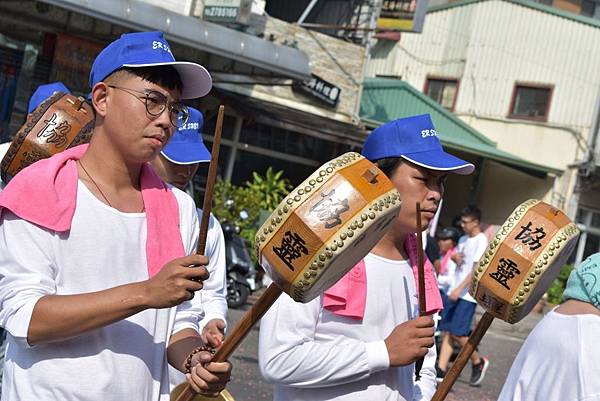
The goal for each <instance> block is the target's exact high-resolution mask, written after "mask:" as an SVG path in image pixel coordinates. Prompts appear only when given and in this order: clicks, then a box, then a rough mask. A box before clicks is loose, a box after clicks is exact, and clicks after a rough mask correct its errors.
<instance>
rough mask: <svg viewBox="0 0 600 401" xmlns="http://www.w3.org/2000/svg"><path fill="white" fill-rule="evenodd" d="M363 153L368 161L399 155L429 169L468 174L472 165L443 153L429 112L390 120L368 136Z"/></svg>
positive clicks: (472, 168) (473, 167) (471, 170)
mask: <svg viewBox="0 0 600 401" xmlns="http://www.w3.org/2000/svg"><path fill="white" fill-rule="evenodd" d="M362 155H363V156H364V157H366V158H367V159H369V160H371V161H376V160H379V159H385V158H388V157H401V158H403V159H405V160H408V161H409V162H411V163H414V164H416V165H418V166H421V167H425V168H428V169H430V170H440V171H448V172H452V173H456V174H462V175H467V174H471V173H472V172H473V170H475V166H474V165H473V164H471V163H469V162H467V161H464V160H462V159H459V158H458V157H456V156H452V155H451V154H449V153H446V152H444V148H442V144H441V143H440V140H439V138H438V134H437V130H436V129H435V127H434V126H433V121H431V116H430V115H429V114H421V115H418V116H412V117H407V118H401V119H398V120H394V121H390V122H388V123H386V124H383V125H381V126H379V127H378V128H376V129H374V130H373V132H371V134H370V135H369V136H368V137H367V139H366V141H365V144H364V146H363V149H362Z"/></svg>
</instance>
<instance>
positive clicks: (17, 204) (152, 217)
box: [0, 145, 185, 277]
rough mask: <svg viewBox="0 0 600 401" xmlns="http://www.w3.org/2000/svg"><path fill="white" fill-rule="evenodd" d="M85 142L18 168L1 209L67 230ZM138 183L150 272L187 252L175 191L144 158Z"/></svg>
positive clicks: (2, 197)
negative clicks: (182, 237) (20, 169)
mask: <svg viewBox="0 0 600 401" xmlns="http://www.w3.org/2000/svg"><path fill="white" fill-rule="evenodd" d="M88 146H89V145H80V146H76V147H74V148H71V149H67V150H65V151H63V152H60V153H58V154H56V155H54V156H52V157H51V158H48V159H43V160H40V161H38V162H36V163H34V164H32V165H31V166H29V167H27V168H25V169H23V170H22V171H21V172H19V174H17V175H16V176H15V177H14V178H13V179H12V180H11V181H10V182H9V183H8V185H7V186H6V187H5V188H4V190H3V191H2V192H0V213H1V212H2V209H3V208H6V209H9V210H10V211H11V212H13V213H14V214H15V215H17V216H19V217H20V218H22V219H23V220H27V221H29V222H31V223H34V224H37V225H39V226H41V227H44V228H47V229H49V230H53V231H58V232H65V231H69V230H70V229H71V222H72V220H73V215H74V214H75V207H76V204H77V185H78V174H77V164H76V161H77V160H79V159H80V158H81V157H82V156H83V154H84V153H85V152H86V150H87V148H88ZM140 184H141V188H142V198H143V200H144V207H145V209H146V220H147V239H146V260H147V263H148V274H149V276H150V277H152V276H154V275H155V274H156V273H158V271H159V270H160V269H161V267H162V266H163V265H164V264H165V263H167V262H168V261H170V260H173V259H175V258H177V257H181V256H185V251H184V248H183V242H182V240H181V233H180V231H179V205H178V203H177V199H175V195H173V193H172V192H171V190H170V189H169V188H167V187H166V185H165V184H164V183H163V182H162V180H161V179H160V178H159V177H158V176H157V175H156V173H155V172H154V170H152V168H151V167H150V165H149V164H148V163H145V164H144V165H143V166H142V172H141V176H140ZM91 229H93V228H91ZM161 239H162V240H161Z"/></svg>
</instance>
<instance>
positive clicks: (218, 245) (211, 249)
mask: <svg viewBox="0 0 600 401" xmlns="http://www.w3.org/2000/svg"><path fill="white" fill-rule="evenodd" d="M188 111H189V117H188V120H187V122H186V123H185V124H183V125H182V126H181V127H179V128H178V129H177V130H176V131H175V133H174V134H173V136H172V137H171V139H170V140H169V142H168V143H167V144H166V145H165V147H164V148H163V150H162V151H161V152H160V154H159V155H158V157H156V158H155V159H154V160H152V162H151V164H152V167H153V168H154V171H156V173H157V174H158V175H159V177H160V178H162V179H163V181H165V182H167V183H169V184H171V185H173V186H175V187H177V188H179V189H181V190H182V191H185V190H186V187H187V186H188V184H189V183H190V181H191V180H192V179H193V178H194V176H195V175H196V172H197V171H198V167H199V166H200V163H207V162H210V152H209V151H208V149H207V148H206V146H205V145H204V143H203V142H202V126H203V124H204V118H203V116H202V113H201V112H200V111H198V110H196V109H194V108H192V107H188ZM197 211H198V220H200V219H201V218H202V209H200V208H198V209H197ZM204 254H205V255H206V256H207V257H208V259H209V262H208V265H207V266H206V268H207V269H208V273H209V274H210V276H209V277H208V280H205V281H204V283H203V285H204V286H203V288H202V291H201V292H199V293H198V294H197V295H196V296H195V297H194V299H193V300H192V302H200V301H201V304H202V307H203V309H204V316H203V318H202V320H200V322H198V328H199V329H200V333H201V335H202V339H203V340H204V342H205V343H206V344H209V345H210V346H211V347H214V348H217V347H218V346H220V345H221V342H222V341H223V335H224V334H225V327H226V321H227V299H226V295H227V288H226V271H225V267H226V266H225V240H224V238H223V231H222V230H221V225H220V224H219V222H218V220H217V219H216V218H215V217H214V216H213V215H212V214H211V215H210V217H209V220H208V234H207V237H206V249H205V251H204ZM169 381H170V382H171V386H172V387H174V386H176V385H178V384H179V383H181V382H183V381H185V376H184V375H183V374H182V373H181V372H179V371H178V370H177V369H175V368H174V367H172V366H170V367H169Z"/></svg>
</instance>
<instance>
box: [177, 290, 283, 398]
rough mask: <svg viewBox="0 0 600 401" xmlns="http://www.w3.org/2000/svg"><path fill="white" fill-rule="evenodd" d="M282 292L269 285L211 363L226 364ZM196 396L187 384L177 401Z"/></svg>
mask: <svg viewBox="0 0 600 401" xmlns="http://www.w3.org/2000/svg"><path fill="white" fill-rule="evenodd" d="M282 292H283V290H282V289H281V288H280V287H279V286H278V285H277V284H275V283H272V284H271V285H269V287H267V289H266V290H265V292H264V293H263V294H262V295H261V296H260V298H258V299H257V300H256V302H255V303H254V305H252V308H250V310H249V311H248V312H246V313H245V314H244V316H243V317H242V319H241V320H240V321H239V322H238V323H237V325H236V326H235V328H234V329H233V331H232V332H231V334H230V335H229V336H227V338H226V339H225V341H223V344H222V345H221V347H220V348H219V349H218V350H217V352H216V353H215V355H214V357H213V359H212V361H211V362H225V361H226V360H227V359H228V358H229V356H230V355H231V354H232V353H233V351H234V350H235V349H236V348H237V347H238V345H240V343H241V342H242V340H244V338H246V336H247V335H248V333H250V329H252V326H254V324H255V323H256V322H258V321H259V320H260V318H261V317H262V316H263V315H264V314H265V312H266V311H267V310H268V309H269V308H270V307H271V305H273V303H274V302H275V301H276V300H277V298H279V296H280V295H281V293H282ZM195 395H196V392H195V391H194V390H193V389H192V387H191V386H190V385H189V384H186V386H185V389H184V390H183V391H182V392H181V394H179V397H177V399H176V400H175V401H191V400H192V399H193V398H194V396H195Z"/></svg>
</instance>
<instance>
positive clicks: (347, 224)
mask: <svg viewBox="0 0 600 401" xmlns="http://www.w3.org/2000/svg"><path fill="white" fill-rule="evenodd" d="M400 203H401V202H400V194H399V193H398V191H397V190H396V188H395V187H394V184H393V183H392V182H391V181H390V180H389V179H388V178H387V176H386V175H385V174H384V173H383V172H381V170H379V169H378V168H377V167H376V166H375V165H374V164H373V163H371V162H370V161H369V160H367V159H366V158H364V157H362V156H361V155H359V154H357V153H346V154H344V155H342V156H340V157H338V158H336V159H334V160H332V161H330V162H328V163H326V164H324V165H323V166H321V167H320V168H319V169H318V170H317V171H316V172H315V173H313V174H312V175H311V176H310V177H308V178H307V179H306V180H305V181H304V182H303V183H302V184H300V185H299V186H298V187H297V188H296V189H294V190H293V191H292V192H291V193H290V194H289V195H288V196H287V197H286V198H285V199H284V200H283V201H282V202H281V204H280V205H279V206H278V207H277V209H276V210H275V211H274V212H273V214H272V215H271V217H270V218H269V219H268V220H267V221H266V222H265V223H264V224H263V226H262V227H261V228H260V230H259V231H258V233H257V235H256V248H257V255H258V259H259V261H260V263H261V265H262V266H263V267H264V268H265V270H266V271H267V273H268V274H269V276H270V277H271V278H272V279H273V281H274V282H275V283H276V284H277V285H279V286H280V287H281V288H282V289H283V290H284V291H285V292H286V293H287V294H288V295H290V296H291V297H292V298H293V299H294V300H296V301H298V302H308V301H310V300H312V299H314V298H316V297H317V296H319V295H320V294H321V293H322V292H324V291H325V290H326V289H328V288H329V287H331V286H332V285H333V284H335V283H336V282H337V281H338V280H339V279H340V278H342V276H343V275H344V274H346V273H347V272H348V271H349V270H350V269H352V267H354V266H355V265H356V264H357V263H358V262H359V261H360V260H361V259H362V258H363V257H364V256H365V255H366V254H367V253H369V251H370V250H371V249H372V248H373V246H375V244H376V243H377V242H378V241H379V240H380V239H381V237H382V236H383V234H384V233H385V232H386V231H387V229H388V228H389V226H390V224H391V223H392V221H394V219H395V218H396V217H397V215H398V212H399V210H400Z"/></svg>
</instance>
